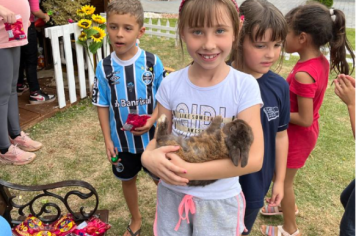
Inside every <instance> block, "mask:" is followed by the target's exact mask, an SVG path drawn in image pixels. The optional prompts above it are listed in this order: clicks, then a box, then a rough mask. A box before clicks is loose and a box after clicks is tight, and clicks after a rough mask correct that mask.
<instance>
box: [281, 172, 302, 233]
mask: <svg viewBox="0 0 356 236" xmlns="http://www.w3.org/2000/svg"><path fill="white" fill-rule="evenodd" d="M297 171H298V169H290V168H287V172H286V177H285V180H284V197H283V200H282V202H281V205H282V209H283V220H284V224H283V229H284V230H285V231H287V232H288V233H290V234H292V233H294V232H295V231H297V229H298V227H297V222H296V220H295V195H294V189H293V182H294V177H295V175H296V174H297Z"/></svg>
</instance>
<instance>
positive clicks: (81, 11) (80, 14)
mask: <svg viewBox="0 0 356 236" xmlns="http://www.w3.org/2000/svg"><path fill="white" fill-rule="evenodd" d="M77 16H79V17H81V18H83V17H84V16H85V12H84V11H83V10H82V9H78V10H77Z"/></svg>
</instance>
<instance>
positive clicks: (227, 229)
mask: <svg viewBox="0 0 356 236" xmlns="http://www.w3.org/2000/svg"><path fill="white" fill-rule="evenodd" d="M245 206H246V204H245V198H244V196H243V193H242V192H241V193H240V194H239V195H237V196H235V197H231V198H227V199H221V200H220V199H219V200H209V199H200V198H196V197H192V196H190V195H185V194H184V193H179V192H175V191H172V190H170V189H168V188H166V187H164V186H163V185H162V184H159V185H158V192H157V206H156V219H155V223H154V226H153V230H154V235H155V236H222V235H229V236H230V235H234V236H235V235H240V234H241V233H242V232H243V231H244V229H245V226H244V214H245ZM188 222H189V223H188Z"/></svg>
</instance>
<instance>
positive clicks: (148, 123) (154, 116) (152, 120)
mask: <svg viewBox="0 0 356 236" xmlns="http://www.w3.org/2000/svg"><path fill="white" fill-rule="evenodd" d="M157 116H158V107H156V108H155V109H154V110H153V113H152V115H151V118H149V119H148V120H147V121H146V124H145V125H144V126H142V127H138V128H136V129H135V130H133V131H131V133H132V134H133V135H142V134H144V133H146V132H148V131H149V130H150V129H151V127H152V125H153V124H154V123H155V122H156V120H157Z"/></svg>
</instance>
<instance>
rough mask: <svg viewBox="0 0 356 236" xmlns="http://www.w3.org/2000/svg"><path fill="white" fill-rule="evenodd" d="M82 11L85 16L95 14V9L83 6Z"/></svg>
mask: <svg viewBox="0 0 356 236" xmlns="http://www.w3.org/2000/svg"><path fill="white" fill-rule="evenodd" d="M82 11H83V12H85V14H87V15H91V14H93V13H94V12H95V7H93V6H89V5H85V6H83V7H82Z"/></svg>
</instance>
